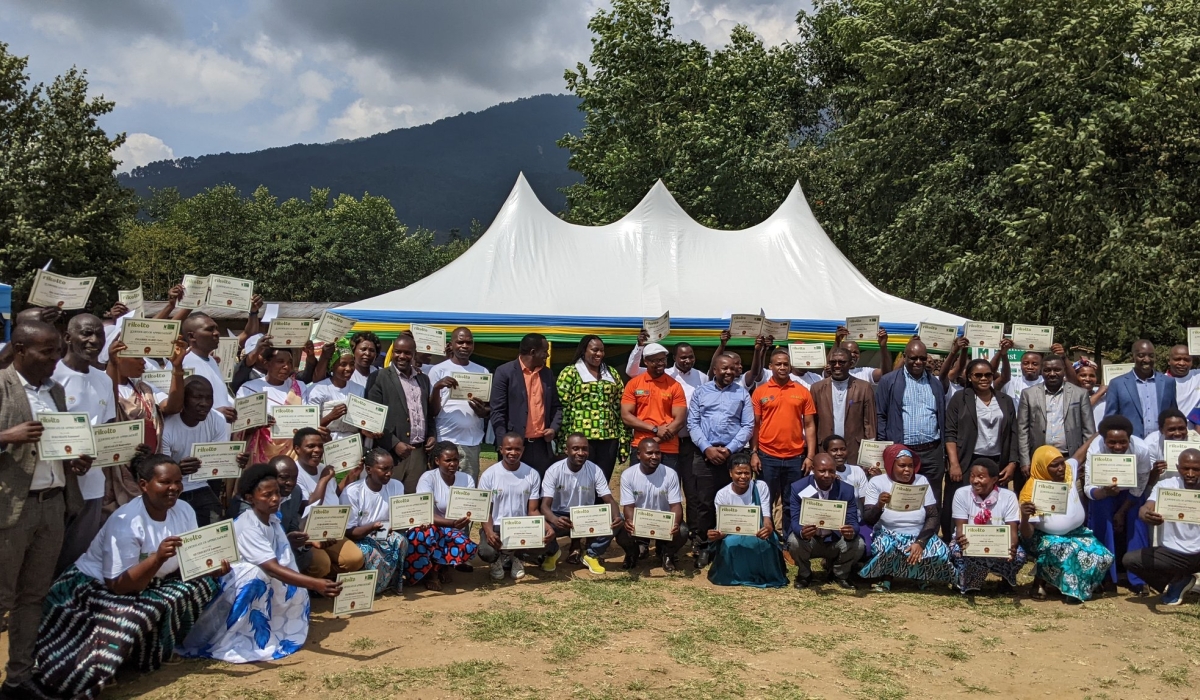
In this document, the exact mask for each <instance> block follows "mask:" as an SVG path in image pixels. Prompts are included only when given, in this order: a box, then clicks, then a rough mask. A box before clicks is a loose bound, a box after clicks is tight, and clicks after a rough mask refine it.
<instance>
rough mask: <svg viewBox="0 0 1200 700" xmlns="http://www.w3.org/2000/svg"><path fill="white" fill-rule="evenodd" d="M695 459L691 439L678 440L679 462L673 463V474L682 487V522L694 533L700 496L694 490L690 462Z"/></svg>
mask: <svg viewBox="0 0 1200 700" xmlns="http://www.w3.org/2000/svg"><path fill="white" fill-rule="evenodd" d="M695 458H696V445H695V444H694V443H692V439H691V438H686V437H681V438H679V460H678V461H677V462H676V463H675V473H676V474H678V475H679V485H680V486H681V487H683V521H684V522H685V523H687V524H688V526H689V527H691V528H692V529H693V532H694V531H695V527H696V523H697V522H698V520H697V519H698V518H699V515H698V513H697V512H696V507H697V506H698V505H699V504H700V494H699V492H698V491H697V490H696V471H695V467H694V466H693V464H692V460H694V459H695Z"/></svg>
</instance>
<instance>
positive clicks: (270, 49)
mask: <svg viewBox="0 0 1200 700" xmlns="http://www.w3.org/2000/svg"><path fill="white" fill-rule="evenodd" d="M245 49H246V53H248V54H250V57H251V58H253V59H254V60H256V61H258V62H259V63H261V64H263V65H264V66H267V67H268V68H272V69H274V70H277V71H279V72H282V73H291V72H292V68H294V67H295V66H296V63H297V62H299V61H300V59H301V57H302V53H301V51H300V50H299V49H288V48H286V47H283V46H279V45H278V44H276V43H275V42H273V41H272V40H271V37H269V36H267V35H266V34H262V33H260V34H259V35H258V36H257V37H255V39H254V42H253V43H250V44H247V45H246V46H245Z"/></svg>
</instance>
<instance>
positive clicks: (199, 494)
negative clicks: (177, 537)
mask: <svg viewBox="0 0 1200 700" xmlns="http://www.w3.org/2000/svg"><path fill="white" fill-rule="evenodd" d="M214 483H216V484H221V485H222V486H223V485H224V484H225V482H224V481H215V482H213V481H210V482H208V483H207V484H205V486H204V487H203V488H199V489H193V490H191V491H184V492H183V493H181V494H179V499H180V500H182V501H184V502H186V503H187V504H188V505H189V506H191V507H192V510H194V511H196V525H198V526H199V527H204V526H206V525H212V524H213V523H215V522H218V521H220V520H221V518H222V517H224V513H225V509H224V508H222V507H221V499H220V498H218V497H217V493H216V491H213V488H212V484H214Z"/></svg>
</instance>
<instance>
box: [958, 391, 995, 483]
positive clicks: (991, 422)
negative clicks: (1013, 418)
mask: <svg viewBox="0 0 1200 700" xmlns="http://www.w3.org/2000/svg"><path fill="white" fill-rule="evenodd" d="M1003 420H1004V412H1003V411H1001V410H1000V401H999V400H998V399H997V398H996V397H995V395H993V396H992V400H991V402H989V403H984V402H983V399H981V398H979V395H978V394H976V395H975V429H976V431H977V437H976V438H975V454H977V455H986V456H988V457H996V456H998V455H999V454H1000V424H1001V423H1002V422H1003ZM959 490H960V491H961V489H959Z"/></svg>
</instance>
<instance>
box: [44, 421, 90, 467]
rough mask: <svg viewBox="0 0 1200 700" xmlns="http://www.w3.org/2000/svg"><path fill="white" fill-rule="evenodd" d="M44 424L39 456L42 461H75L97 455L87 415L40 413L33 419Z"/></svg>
mask: <svg viewBox="0 0 1200 700" xmlns="http://www.w3.org/2000/svg"><path fill="white" fill-rule="evenodd" d="M33 419H34V420H36V421H38V422H39V423H41V424H42V439H41V440H39V441H38V456H39V457H41V458H42V459H47V460H53V459H75V458H76V457H78V456H79V455H93V456H95V454H96V441H95V440H94V439H93V438H92V424H91V422H90V421H89V420H88V415H87V414H86V413H39V414H37V415H36V416H34V417H33Z"/></svg>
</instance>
